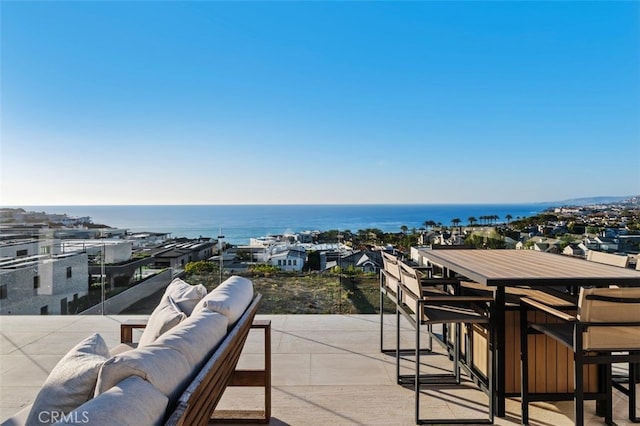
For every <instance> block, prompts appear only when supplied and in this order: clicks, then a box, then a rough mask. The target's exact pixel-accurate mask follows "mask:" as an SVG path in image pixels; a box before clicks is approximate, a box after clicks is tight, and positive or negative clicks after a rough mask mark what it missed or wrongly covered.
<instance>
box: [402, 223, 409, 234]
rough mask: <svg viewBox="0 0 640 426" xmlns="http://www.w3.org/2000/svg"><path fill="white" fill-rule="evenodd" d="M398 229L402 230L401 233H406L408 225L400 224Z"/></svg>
mask: <svg viewBox="0 0 640 426" xmlns="http://www.w3.org/2000/svg"><path fill="white" fill-rule="evenodd" d="M400 230H401V231H402V233H403V234H406V233H407V231H408V230H409V227H408V226H407V225H402V226H401V227H400Z"/></svg>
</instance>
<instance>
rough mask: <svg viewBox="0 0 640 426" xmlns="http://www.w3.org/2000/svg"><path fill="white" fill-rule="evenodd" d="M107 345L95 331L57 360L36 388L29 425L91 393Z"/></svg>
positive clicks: (82, 400) (76, 404)
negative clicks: (40, 384)
mask: <svg viewBox="0 0 640 426" xmlns="http://www.w3.org/2000/svg"><path fill="white" fill-rule="evenodd" d="M108 357H109V348H107V344H106V343H105V341H104V339H103V338H102V336H100V335H99V334H97V333H94V334H92V335H91V336H89V337H87V338H86V339H84V340H83V341H81V342H80V343H78V344H77V345H76V346H75V347H73V348H72V349H71V350H70V351H69V352H67V354H66V355H65V356H64V357H63V358H62V359H61V360H60V361H59V362H58V364H57V365H56V366H55V367H54V368H53V370H52V371H51V373H50V374H49V377H47V380H46V381H45V382H44V385H43V386H42V389H40V392H38V395H37V396H36V399H35V401H34V403H33V406H32V407H31V411H30V412H29V416H28V418H27V424H28V425H49V424H52V423H55V422H56V421H57V419H59V416H61V415H62V414H66V413H69V412H70V411H72V410H74V409H75V408H77V407H79V406H80V405H82V404H83V403H85V402H86V401H88V400H89V399H91V397H92V396H93V392H94V389H95V387H96V380H97V378H98V372H99V371H100V367H101V366H102V364H104V362H105V361H106V360H107V358H108Z"/></svg>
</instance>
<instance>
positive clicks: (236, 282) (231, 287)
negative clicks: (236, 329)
mask: <svg viewBox="0 0 640 426" xmlns="http://www.w3.org/2000/svg"><path fill="white" fill-rule="evenodd" d="M251 299H253V283H252V282H251V280H248V279H246V278H243V277H239V276H235V275H234V276H232V277H229V278H228V279H227V280H225V281H224V282H223V283H222V284H220V285H219V286H218V287H216V288H214V289H213V290H211V292H210V293H209V294H207V295H206V296H205V298H204V299H202V302H200V303H199V304H198V305H197V306H196V309H197V310H199V309H209V310H210V311H214V312H219V313H221V314H222V315H225V316H226V317H227V318H229V325H230V326H231V325H233V324H235V322H236V321H238V319H240V317H241V316H242V314H243V313H244V311H245V310H246V309H247V306H249V303H251Z"/></svg>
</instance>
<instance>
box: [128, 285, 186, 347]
mask: <svg viewBox="0 0 640 426" xmlns="http://www.w3.org/2000/svg"><path fill="white" fill-rule="evenodd" d="M186 317H187V316H186V315H185V314H184V312H182V311H181V310H180V308H178V306H177V305H176V304H175V303H174V301H173V299H172V298H171V296H169V295H167V294H165V295H164V296H162V299H161V300H160V303H159V304H158V306H156V308H155V309H154V310H153V312H151V316H149V320H148V321H147V326H146V327H145V329H144V331H143V332H142V336H140V342H139V343H138V347H141V346H146V345H150V344H151V343H153V342H154V341H155V340H156V339H157V338H158V336H160V335H162V333H164V332H166V331H168V330H171V329H172V328H173V327H175V326H176V325H178V324H180V322H181V321H182V320H184V319H185V318H186Z"/></svg>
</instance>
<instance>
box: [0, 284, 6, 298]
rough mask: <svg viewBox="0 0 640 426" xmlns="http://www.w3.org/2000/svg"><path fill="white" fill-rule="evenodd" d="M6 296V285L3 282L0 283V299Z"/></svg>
mask: <svg viewBox="0 0 640 426" xmlns="http://www.w3.org/2000/svg"><path fill="white" fill-rule="evenodd" d="M6 298H7V285H6V284H3V285H0V299H6Z"/></svg>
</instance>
